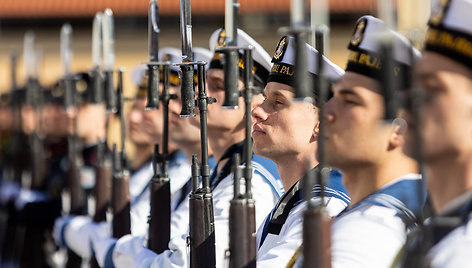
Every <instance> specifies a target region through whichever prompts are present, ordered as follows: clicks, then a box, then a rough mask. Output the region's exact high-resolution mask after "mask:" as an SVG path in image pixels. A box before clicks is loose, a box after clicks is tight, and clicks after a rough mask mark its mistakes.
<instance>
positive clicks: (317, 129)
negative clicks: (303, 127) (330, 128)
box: [311, 121, 320, 141]
mask: <svg viewBox="0 0 472 268" xmlns="http://www.w3.org/2000/svg"><path fill="white" fill-rule="evenodd" d="M319 135H320V121H318V122H317V123H316V125H315V127H314V128H313V134H312V135H311V141H318V139H319Z"/></svg>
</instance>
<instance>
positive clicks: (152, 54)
mask: <svg viewBox="0 0 472 268" xmlns="http://www.w3.org/2000/svg"><path fill="white" fill-rule="evenodd" d="M158 37H159V14H158V4H157V0H151V1H150V3H149V17H148V39H149V40H148V41H149V60H150V62H149V63H147V65H148V103H147V106H146V109H158V108H159V101H162V104H163V105H162V106H163V109H164V110H163V128H164V130H163V136H162V154H160V153H159V145H157V144H156V145H155V150H154V156H153V168H154V175H153V177H152V179H151V182H150V189H151V200H150V202H151V204H150V207H151V209H150V210H151V212H150V216H149V240H148V248H149V249H151V250H152V251H154V252H156V253H158V254H159V253H162V252H163V251H164V250H166V249H168V244H169V240H170V214H171V206H170V195H171V194H170V178H169V173H168V169H169V149H168V147H169V101H170V100H171V99H172V98H174V97H175V96H174V95H171V94H169V71H170V63H169V62H158V60H159V46H158ZM161 66H162V67H161ZM159 67H161V68H162V71H163V76H162V77H163V81H162V84H163V90H162V95H161V96H159V78H160V75H159Z"/></svg>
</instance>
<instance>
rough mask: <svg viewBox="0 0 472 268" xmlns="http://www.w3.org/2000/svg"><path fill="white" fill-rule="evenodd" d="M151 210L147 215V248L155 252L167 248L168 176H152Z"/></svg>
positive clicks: (168, 218)
mask: <svg viewBox="0 0 472 268" xmlns="http://www.w3.org/2000/svg"><path fill="white" fill-rule="evenodd" d="M150 188H151V212H150V217H149V241H148V248H149V249H151V250H152V251H154V252H156V253H157V254H160V253H162V252H163V251H165V250H167V249H168V244H169V240H170V214H171V211H170V182H169V178H153V179H152V180H151V182H150Z"/></svg>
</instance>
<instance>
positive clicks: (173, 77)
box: [132, 47, 212, 98]
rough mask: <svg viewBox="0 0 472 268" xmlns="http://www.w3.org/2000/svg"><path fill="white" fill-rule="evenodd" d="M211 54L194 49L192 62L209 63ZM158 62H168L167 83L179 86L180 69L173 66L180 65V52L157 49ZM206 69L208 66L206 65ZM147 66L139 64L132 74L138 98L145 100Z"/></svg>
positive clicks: (161, 75)
mask: <svg viewBox="0 0 472 268" xmlns="http://www.w3.org/2000/svg"><path fill="white" fill-rule="evenodd" d="M211 56H212V53H211V52H210V50H208V49H206V48H202V47H194V48H193V59H194V61H204V62H207V63H208V62H209V61H210V60H211ZM159 61H162V62H165V61H169V62H170V63H171V65H170V72H169V83H170V84H171V85H172V86H179V85H180V76H179V71H180V67H179V66H176V65H173V64H174V63H181V62H182V51H181V50H180V49H177V48H173V47H163V48H161V49H159ZM207 68H208V65H207ZM146 73H147V66H146V64H140V65H138V66H136V67H135V68H134V70H133V73H132V79H133V83H134V85H135V86H136V87H138V96H139V97H143V98H145V97H146V96H147V95H146V94H147V93H146V91H145V90H147V82H148V81H147V74H146ZM194 77H195V79H196V78H197V74H196V73H195V76H194ZM162 79H163V73H162V72H160V81H162Z"/></svg>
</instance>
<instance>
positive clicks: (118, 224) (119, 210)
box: [111, 69, 131, 238]
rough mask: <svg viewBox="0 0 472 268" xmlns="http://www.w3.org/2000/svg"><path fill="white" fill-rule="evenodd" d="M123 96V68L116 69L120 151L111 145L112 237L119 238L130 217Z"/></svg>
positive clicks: (126, 231) (125, 230)
mask: <svg viewBox="0 0 472 268" xmlns="http://www.w3.org/2000/svg"><path fill="white" fill-rule="evenodd" d="M123 103H124V97H123V70H122V69H120V70H119V71H118V102H117V104H118V107H117V113H118V114H119V116H120V125H121V152H118V150H117V149H116V144H114V145H113V179H112V197H111V201H112V207H113V223H112V226H113V237H114V238H120V237H122V236H123V235H126V234H129V233H131V219H130V193H129V179H130V173H129V170H128V166H127V158H126V151H125V119H124V109H123V108H124V107H123Z"/></svg>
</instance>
